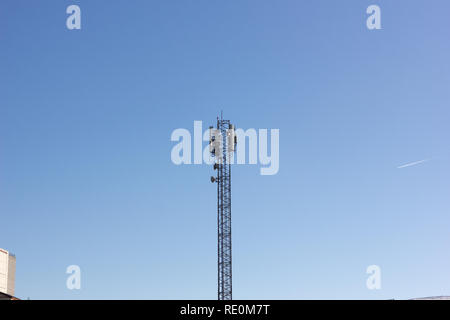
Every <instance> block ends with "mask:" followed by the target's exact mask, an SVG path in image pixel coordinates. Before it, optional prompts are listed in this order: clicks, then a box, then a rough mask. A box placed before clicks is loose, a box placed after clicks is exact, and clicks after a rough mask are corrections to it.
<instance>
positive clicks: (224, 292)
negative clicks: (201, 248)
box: [209, 115, 237, 300]
mask: <svg viewBox="0 0 450 320" xmlns="http://www.w3.org/2000/svg"><path fill="white" fill-rule="evenodd" d="M209 138H210V139H209V140H210V141H209V143H210V144H209V146H210V153H211V155H212V156H213V157H214V170H216V171H217V174H216V177H211V182H213V183H214V182H215V183H217V284H218V289H217V296H218V299H219V300H231V299H232V265H231V159H232V156H233V152H234V151H235V148H236V142H237V140H236V134H235V130H234V126H233V125H232V124H231V123H230V120H223V117H222V115H221V117H220V119H219V117H217V128H214V127H212V126H211V127H209Z"/></svg>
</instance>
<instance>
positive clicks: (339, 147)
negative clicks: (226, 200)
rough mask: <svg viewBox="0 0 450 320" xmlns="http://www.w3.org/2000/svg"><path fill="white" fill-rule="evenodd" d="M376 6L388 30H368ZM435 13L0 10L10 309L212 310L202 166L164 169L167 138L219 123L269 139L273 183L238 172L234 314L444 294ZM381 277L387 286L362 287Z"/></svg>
mask: <svg viewBox="0 0 450 320" xmlns="http://www.w3.org/2000/svg"><path fill="white" fill-rule="evenodd" d="M71 4H77V5H79V6H80V7H81V11H82V29H81V30H72V31H70V30H68V29H67V28H66V18H67V16H68V15H67V14H66V12H65V11H66V8H67V6H69V5H71ZM371 4H378V5H379V6H380V7H381V19H382V22H381V23H382V30H373V31H370V30H368V29H367V28H366V21H365V20H366V18H367V14H366V12H365V11H366V8H367V7H368V6H369V5H371ZM449 9H450V4H449V3H448V1H444V0H441V1H437V0H436V1H433V2H432V3H430V2H429V1H425V0H421V1H411V0H409V1H406V0H402V1H383V0H376V1H375V0H373V1H364V0H358V1H356V0H354V1H268V0H263V1H261V0H259V1H256V0H255V1H248V0H245V1H227V2H224V1H216V0H213V1H211V0H208V1H206V0H196V1H133V2H132V4H131V3H130V2H129V1H124V0H121V1H104V0H103V1H100V0H98V1H76V0H72V1H68V0H64V1H60V0H58V1H56V0H52V1H50V0H45V1H44V0H42V1H33V2H30V1H24V0H14V1H12V0H6V1H1V2H0V49H1V50H0V226H1V231H0V247H2V248H5V249H7V250H10V251H11V252H14V253H15V254H16V256H17V274H16V295H17V296H18V297H20V298H27V297H30V298H31V299H46V298H50V299H97V298H101V299H113V298H114V299H129V298H131V299H169V298H173V299H216V292H217V289H216V263H217V257H216V248H217V244H216V241H217V239H216V222H217V221H216V189H215V186H214V185H212V184H211V183H210V182H209V176H210V175H211V174H213V170H212V169H211V168H210V167H209V166H207V165H185V166H175V165H174V164H173V163H172V162H171V160H170V151H171V148H172V147H173V146H174V143H173V142H171V141H170V135H171V133H172V131H173V130H174V129H176V128H187V129H190V130H192V127H193V121H194V120H202V121H203V122H204V126H205V127H206V126H207V125H209V124H213V123H214V119H215V117H216V116H217V114H218V113H219V112H220V110H221V109H223V110H224V116H225V118H228V119H231V120H232V122H233V123H235V124H236V126H237V127H240V128H244V129H247V128H277V129H280V171H279V173H278V174H277V175H274V176H261V175H260V174H259V166H255V165H240V166H234V167H233V178H232V179H233V297H234V298H235V299H388V298H397V299H404V298H412V297H422V296H430V295H450V277H449V274H448V270H449V269H450V254H449V250H448V245H449V243H450V233H449V230H450V217H449V210H450V197H449V192H450V184H449V181H450V174H449V173H450V170H449V164H450V161H449V158H450V148H449V138H450V134H449V124H448V120H449V116H450V111H449V101H450V90H449V84H450V64H449V60H448V57H449V56H450V42H449V41H448V39H449V32H450V21H449V19H448V11H449ZM422 159H430V160H429V161H427V162H424V163H421V164H417V165H415V166H411V167H406V168H402V169H398V166H400V165H403V164H406V163H410V162H414V161H419V160H422ZM73 264H75V265H79V266H80V267H81V273H82V274H81V286H82V288H81V290H78V291H77V290H68V289H67V288H66V278H67V276H68V275H67V274H66V273H65V270H66V268H67V266H69V265H73ZM373 264H375V265H379V266H380V267H381V277H382V278H381V279H382V289H381V290H368V289H367V288H366V279H367V277H368V275H367V274H366V268H367V266H369V265H373Z"/></svg>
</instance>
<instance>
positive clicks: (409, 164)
mask: <svg viewBox="0 0 450 320" xmlns="http://www.w3.org/2000/svg"><path fill="white" fill-rule="evenodd" d="M429 160H430V159H423V160H420V161H416V162H411V163H407V164H404V165H402V166H400V167H397V169H401V168H406V167H411V166H415V165H416V164H419V163H423V162H427V161H429Z"/></svg>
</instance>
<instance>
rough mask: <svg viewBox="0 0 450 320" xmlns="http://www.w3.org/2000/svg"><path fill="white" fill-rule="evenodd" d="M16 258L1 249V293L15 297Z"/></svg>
mask: <svg viewBox="0 0 450 320" xmlns="http://www.w3.org/2000/svg"><path fill="white" fill-rule="evenodd" d="M15 282H16V257H15V256H14V255H13V254H11V253H9V252H8V251H7V250H4V249H1V248H0V292H2V293H6V294H8V295H10V296H14V288H15V284H16V283H15Z"/></svg>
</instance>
